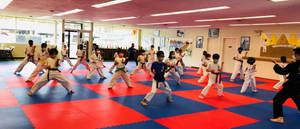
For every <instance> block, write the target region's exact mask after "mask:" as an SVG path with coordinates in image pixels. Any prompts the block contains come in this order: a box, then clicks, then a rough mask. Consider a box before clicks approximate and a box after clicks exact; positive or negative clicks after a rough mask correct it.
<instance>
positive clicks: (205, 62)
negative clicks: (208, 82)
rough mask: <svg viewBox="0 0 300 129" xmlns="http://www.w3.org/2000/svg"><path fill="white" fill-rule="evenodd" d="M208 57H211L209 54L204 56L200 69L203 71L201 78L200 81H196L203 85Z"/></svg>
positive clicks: (206, 73) (208, 61)
mask: <svg viewBox="0 0 300 129" xmlns="http://www.w3.org/2000/svg"><path fill="white" fill-rule="evenodd" d="M210 57H211V55H210V54H209V53H207V54H206V55H205V59H204V60H203V62H202V69H203V75H202V77H200V79H199V80H198V82H199V83H203V82H204V80H205V79H206V77H207V75H208V72H207V67H208V65H209V64H210Z"/></svg>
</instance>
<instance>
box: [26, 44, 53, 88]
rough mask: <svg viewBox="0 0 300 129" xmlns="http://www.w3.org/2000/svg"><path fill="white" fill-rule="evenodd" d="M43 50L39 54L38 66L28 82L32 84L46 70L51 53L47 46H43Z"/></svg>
mask: <svg viewBox="0 0 300 129" xmlns="http://www.w3.org/2000/svg"><path fill="white" fill-rule="evenodd" d="M41 48H42V50H41V51H40V52H39V53H38V55H37V57H38V64H37V65H36V67H35V69H34V71H33V72H32V73H31V75H30V77H29V78H28V79H27V80H26V82H31V81H32V80H33V79H34V78H35V77H36V76H37V75H38V74H39V73H40V72H42V71H43V70H44V69H45V68H46V63H47V59H48V58H49V53H48V50H47V44H46V43H42V44H41Z"/></svg>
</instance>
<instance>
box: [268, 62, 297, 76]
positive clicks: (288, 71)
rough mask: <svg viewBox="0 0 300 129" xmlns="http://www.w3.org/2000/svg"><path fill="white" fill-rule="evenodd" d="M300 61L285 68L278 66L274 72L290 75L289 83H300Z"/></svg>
mask: <svg viewBox="0 0 300 129" xmlns="http://www.w3.org/2000/svg"><path fill="white" fill-rule="evenodd" d="M299 67H300V60H297V61H296V62H294V63H290V64H288V65H287V66H286V67H285V68H281V67H280V66H279V65H278V64H276V65H275V66H274V68H273V69H274V71H275V72H276V73H277V74H280V75H287V74H289V75H288V77H287V79H288V81H300V71H299V70H300V69H299Z"/></svg>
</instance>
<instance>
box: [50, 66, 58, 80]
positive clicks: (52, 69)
mask: <svg viewBox="0 0 300 129" xmlns="http://www.w3.org/2000/svg"><path fill="white" fill-rule="evenodd" d="M50 71H58V72H60V70H59V69H58V68H48V74H47V80H48V81H50Z"/></svg>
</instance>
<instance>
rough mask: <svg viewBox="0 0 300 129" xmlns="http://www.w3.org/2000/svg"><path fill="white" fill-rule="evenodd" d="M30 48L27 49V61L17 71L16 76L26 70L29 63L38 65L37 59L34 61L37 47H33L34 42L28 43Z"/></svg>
mask: <svg viewBox="0 0 300 129" xmlns="http://www.w3.org/2000/svg"><path fill="white" fill-rule="evenodd" d="M28 44H29V46H28V47H27V48H26V49H25V56H26V57H25V59H24V60H23V62H22V63H21V64H20V65H19V66H18V68H17V69H16V71H15V72H14V74H17V73H20V72H21V71H22V69H23V68H24V66H25V65H26V64H27V63H28V62H32V63H33V64H35V65H36V64H37V63H36V61H35V59H34V54H35V46H33V41H32V40H29V41H28Z"/></svg>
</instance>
